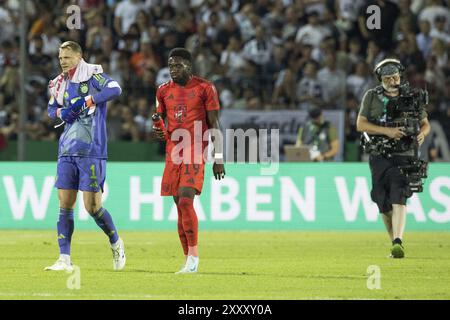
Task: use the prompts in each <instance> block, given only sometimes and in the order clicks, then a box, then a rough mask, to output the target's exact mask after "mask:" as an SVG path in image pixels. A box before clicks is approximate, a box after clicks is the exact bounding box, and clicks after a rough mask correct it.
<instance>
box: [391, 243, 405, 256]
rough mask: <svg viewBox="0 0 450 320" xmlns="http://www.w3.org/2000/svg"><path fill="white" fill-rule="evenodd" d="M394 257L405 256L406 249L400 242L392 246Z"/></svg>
mask: <svg viewBox="0 0 450 320" xmlns="http://www.w3.org/2000/svg"><path fill="white" fill-rule="evenodd" d="M391 256H392V258H403V257H404V256H405V249H404V248H403V246H402V245H401V244H400V243H395V244H394V245H392V248H391Z"/></svg>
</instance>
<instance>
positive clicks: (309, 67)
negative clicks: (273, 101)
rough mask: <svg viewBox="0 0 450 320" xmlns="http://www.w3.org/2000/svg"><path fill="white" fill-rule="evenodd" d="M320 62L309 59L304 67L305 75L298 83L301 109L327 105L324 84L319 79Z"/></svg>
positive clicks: (298, 99)
mask: <svg viewBox="0 0 450 320" xmlns="http://www.w3.org/2000/svg"><path fill="white" fill-rule="evenodd" d="M318 68H319V64H318V63H317V62H316V61H314V60H309V61H308V62H307V63H306V64H305V67H304V69H303V77H302V79H301V80H300V81H299V83H298V85H297V101H298V102H299V105H298V106H299V108H300V109H301V110H312V109H314V108H322V107H324V106H325V102H324V93H323V87H322V84H321V83H320V82H319V80H318V79H317V69H318Z"/></svg>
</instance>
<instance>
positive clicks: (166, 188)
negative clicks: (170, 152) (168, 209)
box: [161, 161, 205, 196]
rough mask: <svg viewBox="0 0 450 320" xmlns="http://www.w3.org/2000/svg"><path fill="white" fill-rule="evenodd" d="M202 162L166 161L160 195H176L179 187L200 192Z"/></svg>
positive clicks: (202, 174) (203, 167)
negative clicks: (175, 162)
mask: <svg viewBox="0 0 450 320" xmlns="http://www.w3.org/2000/svg"><path fill="white" fill-rule="evenodd" d="M204 172H205V165H204V164H184V163H181V164H174V163H173V162H169V161H166V166H165V167H164V174H163V177H162V182H161V196H177V195H178V189H179V188H180V187H189V188H194V189H195V190H197V193H196V194H200V193H201V192H202V187H203V179H204Z"/></svg>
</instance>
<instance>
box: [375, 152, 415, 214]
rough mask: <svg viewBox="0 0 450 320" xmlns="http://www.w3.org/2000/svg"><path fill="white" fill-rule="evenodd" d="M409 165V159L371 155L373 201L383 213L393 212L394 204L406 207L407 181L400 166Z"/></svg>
mask: <svg viewBox="0 0 450 320" xmlns="http://www.w3.org/2000/svg"><path fill="white" fill-rule="evenodd" d="M406 164H408V158H407V157H402V156H394V157H393V158H391V159H387V158H385V157H384V156H382V155H371V156H370V158H369V166H370V171H371V173H372V191H371V192H370V196H371V198H372V201H373V202H375V203H376V204H377V206H378V209H379V210H380V212H381V213H384V214H386V213H388V212H389V211H391V210H392V204H402V205H406V199H407V198H408V197H407V183H408V182H407V180H406V177H405V176H404V175H403V174H402V173H401V172H400V169H399V168H398V166H399V165H406Z"/></svg>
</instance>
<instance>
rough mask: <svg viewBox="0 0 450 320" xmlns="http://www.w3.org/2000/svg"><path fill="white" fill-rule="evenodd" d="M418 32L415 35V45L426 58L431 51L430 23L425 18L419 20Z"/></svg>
mask: <svg viewBox="0 0 450 320" xmlns="http://www.w3.org/2000/svg"><path fill="white" fill-rule="evenodd" d="M419 29H420V33H419V34H418V35H417V36H416V41H417V46H418V48H419V50H420V52H421V53H422V55H423V57H424V58H428V56H429V55H430V52H431V42H432V40H433V38H432V37H431V35H430V23H429V22H428V21H427V20H422V21H420V22H419Z"/></svg>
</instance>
